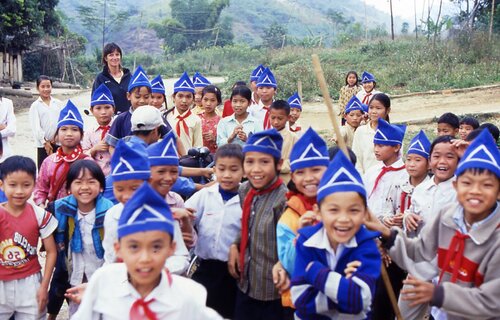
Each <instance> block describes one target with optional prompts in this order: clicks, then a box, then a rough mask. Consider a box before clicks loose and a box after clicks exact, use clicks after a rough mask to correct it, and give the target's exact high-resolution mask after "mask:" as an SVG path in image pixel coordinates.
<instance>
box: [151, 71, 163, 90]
mask: <svg viewBox="0 0 500 320" xmlns="http://www.w3.org/2000/svg"><path fill="white" fill-rule="evenodd" d="M151 92H153V93H161V94H165V85H164V84H163V79H162V78H161V75H157V76H156V78H154V79H153V80H151Z"/></svg>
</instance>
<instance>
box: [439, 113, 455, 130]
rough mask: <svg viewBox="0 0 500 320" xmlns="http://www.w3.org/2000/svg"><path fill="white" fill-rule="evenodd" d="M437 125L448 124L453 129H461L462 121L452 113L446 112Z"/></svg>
mask: <svg viewBox="0 0 500 320" xmlns="http://www.w3.org/2000/svg"><path fill="white" fill-rule="evenodd" d="M437 123H438V124H439V123H446V124H449V125H450V126H451V127H452V128H454V129H458V128H459V127H460V119H459V118H458V116H457V115H456V114H454V113H451V112H446V113H443V114H442V115H441V116H440V117H439V119H438V121H437Z"/></svg>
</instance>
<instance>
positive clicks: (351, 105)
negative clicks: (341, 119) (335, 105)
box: [345, 96, 368, 114]
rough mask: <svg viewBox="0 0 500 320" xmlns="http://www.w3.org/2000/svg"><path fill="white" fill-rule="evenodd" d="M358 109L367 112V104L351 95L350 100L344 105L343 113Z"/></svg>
mask: <svg viewBox="0 0 500 320" xmlns="http://www.w3.org/2000/svg"><path fill="white" fill-rule="evenodd" d="M355 110H359V111H361V112H368V105H366V104H364V103H361V101H359V99H358V98H357V97H356V96H352V98H351V100H349V102H348V103H347V104H346V106H345V114H348V113H349V112H351V111H355Z"/></svg>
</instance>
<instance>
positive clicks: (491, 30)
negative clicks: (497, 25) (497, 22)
mask: <svg viewBox="0 0 500 320" xmlns="http://www.w3.org/2000/svg"><path fill="white" fill-rule="evenodd" d="M494 16H495V0H493V1H492V2H491V17H490V31H489V33H488V41H489V42H491V35H492V33H493V17H494Z"/></svg>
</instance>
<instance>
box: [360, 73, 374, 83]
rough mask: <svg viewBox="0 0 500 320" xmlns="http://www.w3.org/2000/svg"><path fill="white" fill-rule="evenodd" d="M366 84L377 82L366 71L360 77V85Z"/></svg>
mask: <svg viewBox="0 0 500 320" xmlns="http://www.w3.org/2000/svg"><path fill="white" fill-rule="evenodd" d="M367 82H377V80H376V79H375V76H374V75H373V74H371V73H369V72H367V71H365V72H363V74H362V75H361V83H367Z"/></svg>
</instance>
